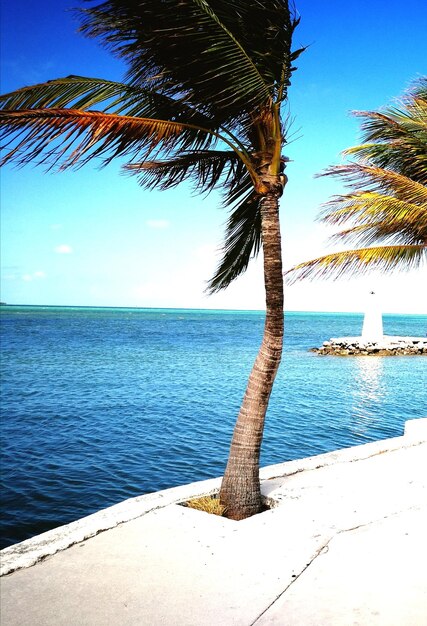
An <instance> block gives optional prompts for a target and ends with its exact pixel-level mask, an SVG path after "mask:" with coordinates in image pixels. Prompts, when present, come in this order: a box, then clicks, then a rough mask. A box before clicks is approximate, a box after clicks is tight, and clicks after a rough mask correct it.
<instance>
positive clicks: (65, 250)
mask: <svg viewBox="0 0 427 626" xmlns="http://www.w3.org/2000/svg"><path fill="white" fill-rule="evenodd" d="M72 251H73V249H72V247H71V246H69V245H68V244H67V243H62V244H61V245H59V246H56V248H55V252H56V253H57V254H71V253H72Z"/></svg>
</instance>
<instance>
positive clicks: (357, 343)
mask: <svg viewBox="0 0 427 626" xmlns="http://www.w3.org/2000/svg"><path fill="white" fill-rule="evenodd" d="M311 351H312V352H316V353H317V354H321V355H332V356H420V355H425V356H427V337H426V338H424V337H387V336H384V337H383V338H382V339H381V340H379V341H366V340H363V339H362V338H361V337H338V338H333V339H330V340H329V341H324V342H323V345H322V346H321V347H320V348H312V349H311Z"/></svg>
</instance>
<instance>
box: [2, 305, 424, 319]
mask: <svg viewBox="0 0 427 626" xmlns="http://www.w3.org/2000/svg"><path fill="white" fill-rule="evenodd" d="M0 306H5V307H17V308H19V307H21V308H24V307H25V308H44V309H47V308H49V309H96V310H97V309H99V310H102V309H111V310H119V311H120V310H135V311H200V312H209V311H213V312H216V313H228V312H230V313H261V314H262V313H265V309H217V308H214V307H182V306H181V307H172V306H170V307H152V306H124V305H120V306H118V305H90V304H20V303H10V302H0ZM298 313H301V314H303V315H310V314H314V315H362V316H363V315H364V313H365V312H364V311H363V310H362V309H361V310H359V311H330V310H327V311H325V310H322V311H319V310H306V309H285V310H284V314H285V315H286V314H298ZM382 315H386V316H399V317H406V316H411V317H425V318H427V313H402V312H393V311H392V312H389V311H383V312H382Z"/></svg>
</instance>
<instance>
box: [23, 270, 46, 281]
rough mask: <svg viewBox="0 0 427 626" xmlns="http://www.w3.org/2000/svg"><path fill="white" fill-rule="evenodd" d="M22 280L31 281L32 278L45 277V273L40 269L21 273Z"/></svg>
mask: <svg viewBox="0 0 427 626" xmlns="http://www.w3.org/2000/svg"><path fill="white" fill-rule="evenodd" d="M21 278H22V280H24V281H25V282H26V283H29V282H31V281H32V280H40V279H42V278H46V273H45V272H42V271H41V270H39V271H37V272H33V273H32V274H23V275H22V276H21Z"/></svg>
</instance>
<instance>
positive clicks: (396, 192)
mask: <svg viewBox="0 0 427 626" xmlns="http://www.w3.org/2000/svg"><path fill="white" fill-rule="evenodd" d="M320 176H337V177H339V178H341V179H342V180H343V181H344V182H346V183H350V184H351V186H352V188H353V189H363V190H364V191H371V192H377V191H378V192H385V193H389V194H390V195H391V196H393V197H395V198H397V199H398V200H402V201H404V202H411V203H415V204H418V203H420V204H422V203H425V202H427V188H426V187H425V185H423V184H421V183H418V182H416V181H415V180H412V179H411V178H408V177H407V176H404V175H403V174H398V173H397V172H393V171H392V170H388V169H383V168H380V167H375V166H371V165H361V164H360V163H349V164H348V165H334V166H332V167H330V168H328V169H327V170H325V172H323V173H322V174H320Z"/></svg>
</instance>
